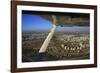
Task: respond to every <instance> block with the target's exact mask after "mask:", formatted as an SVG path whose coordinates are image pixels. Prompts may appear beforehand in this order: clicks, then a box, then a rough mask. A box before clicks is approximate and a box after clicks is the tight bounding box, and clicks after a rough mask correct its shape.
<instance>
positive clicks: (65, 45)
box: [22, 32, 90, 62]
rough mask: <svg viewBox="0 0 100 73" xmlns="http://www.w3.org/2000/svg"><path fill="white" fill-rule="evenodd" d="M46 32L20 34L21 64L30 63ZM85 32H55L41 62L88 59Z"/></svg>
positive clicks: (88, 47)
mask: <svg viewBox="0 0 100 73" xmlns="http://www.w3.org/2000/svg"><path fill="white" fill-rule="evenodd" d="M47 35H48V32H23V33H22V62H31V61H33V59H34V58H35V57H36V55H37V54H38V53H39V49H40V48H41V46H42V44H43V42H44V40H45V39H46V37H47ZM89 55H90V45H89V33H87V32H56V33H55V34H54V36H53V38H52V39H51V41H50V43H49V46H48V47H47V49H46V52H45V53H44V57H43V61H55V60H82V59H89V58H90V57H89Z"/></svg>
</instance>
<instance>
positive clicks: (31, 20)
mask: <svg viewBox="0 0 100 73" xmlns="http://www.w3.org/2000/svg"><path fill="white" fill-rule="evenodd" d="M51 28H52V23H51V22H50V21H48V20H45V19H43V18H42V17H40V16H39V15H28V14H22V31H38V32H39V31H40V32H42V31H50V29H51ZM56 31H59V32H61V31H64V32H65V31H67V32H75V31H77V32H89V27H88V26H84V27H83V26H80V27H79V26H74V27H70V26H69V27H61V26H57V29H56Z"/></svg>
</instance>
